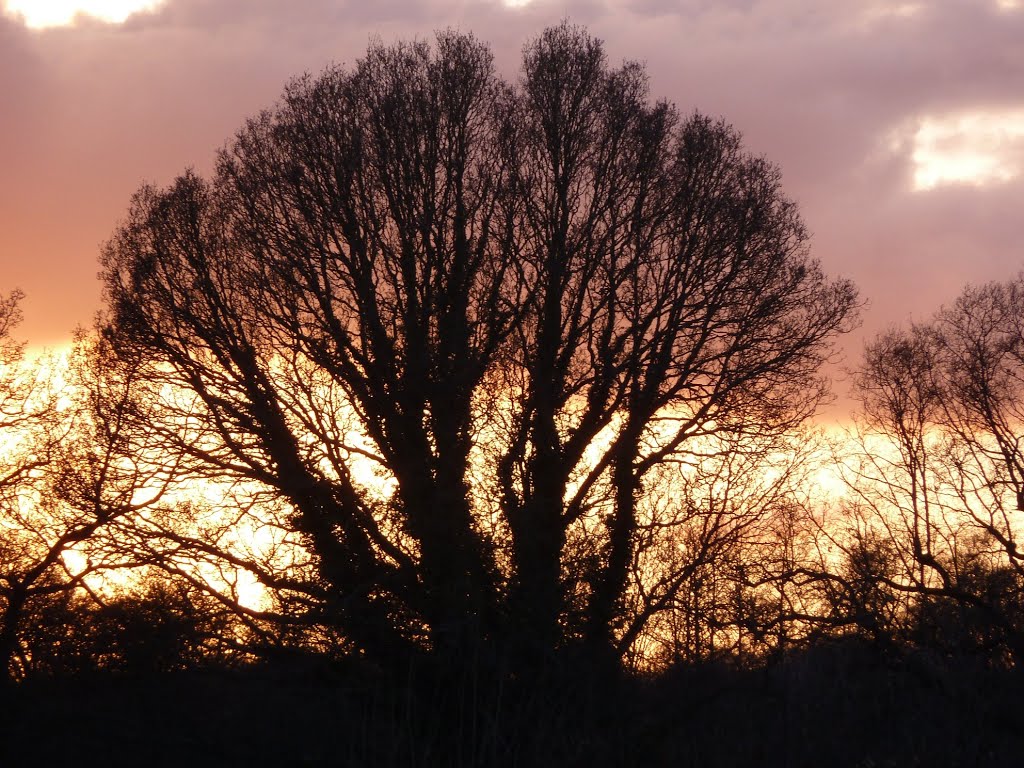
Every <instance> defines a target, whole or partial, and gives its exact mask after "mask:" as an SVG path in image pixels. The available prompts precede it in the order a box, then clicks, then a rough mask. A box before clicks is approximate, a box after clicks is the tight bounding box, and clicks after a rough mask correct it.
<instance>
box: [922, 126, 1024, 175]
mask: <svg viewBox="0 0 1024 768" xmlns="http://www.w3.org/2000/svg"><path fill="white" fill-rule="evenodd" d="M910 145H911V146H910V148H911V161H912V163H913V168H914V176H913V185H914V189H915V190H918V191H923V190H928V189H933V188H935V187H938V186H942V185H945V184H970V185H974V186H984V185H987V184H993V183H1001V182H1006V181H1010V180H1012V179H1014V178H1016V177H1017V176H1019V175H1021V174H1022V173H1024V109H1018V110H1012V111H972V112H958V113H955V114H947V115H938V116H929V117H925V118H924V119H922V120H921V121H920V122H919V123H918V124H917V127H916V129H915V130H914V132H913V134H912V136H911V137H910Z"/></svg>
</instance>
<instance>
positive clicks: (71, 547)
mask: <svg viewBox="0 0 1024 768" xmlns="http://www.w3.org/2000/svg"><path fill="white" fill-rule="evenodd" d="M102 274H103V279H104V285H105V302H106V303H105V309H104V311H103V313H102V314H101V316H100V317H99V318H98V320H97V323H96V325H95V327H94V328H93V329H92V330H89V331H87V332H82V333H80V334H79V336H78V338H77V339H76V343H75V349H74V351H73V352H72V353H71V355H70V357H69V358H68V360H67V361H66V363H61V364H57V363H56V362H55V361H50V362H48V363H45V364H44V363H35V364H34V365H33V364H28V365H26V364H24V360H23V351H24V350H23V348H22V347H21V346H19V345H18V344H17V343H16V342H15V341H14V338H15V333H16V332H15V327H16V325H17V322H18V320H19V319H20V314H19V309H18V303H19V300H20V298H21V297H20V294H18V293H13V294H11V295H10V296H9V297H8V299H7V300H6V301H5V302H4V303H3V305H2V306H0V353H2V361H0V362H2V365H0V429H2V431H3V434H4V436H5V443H4V451H3V458H2V463H3V466H2V473H0V531H2V537H0V611H2V613H0V622H2V623H0V661H2V663H3V667H4V670H5V672H6V675H5V679H6V680H7V681H8V682H14V681H22V680H28V679H31V678H36V679H43V678H53V677H61V676H76V675H78V676H80V675H81V674H82V673H84V672H85V671H87V670H94V669H101V670H108V671H111V672H120V673H132V674H153V673H168V672H174V671H188V670H192V671H195V670H203V669H205V670H211V669H219V670H226V669H250V670H252V669H266V666H265V665H268V664H269V665H271V666H273V665H275V664H288V665H294V664H298V665H300V666H301V665H312V668H316V669H317V670H319V671H321V672H322V671H323V670H324V669H328V668H336V669H348V670H349V671H350V672H351V674H353V675H357V674H358V675H364V674H369V675H371V676H373V675H383V676H385V677H388V676H392V677H390V678H389V679H397V680H402V679H407V677H408V676H409V675H411V674H412V673H411V672H410V670H420V672H419V673H417V674H422V675H424V676H425V679H428V680H432V679H435V678H433V677H432V675H436V674H440V675H441V677H440V678H436V679H443V680H447V681H449V682H450V681H451V680H452V679H456V680H464V681H475V682H474V683H473V684H474V685H477V684H479V681H481V680H485V681H488V684H487V690H489V691H490V690H493V687H494V686H495V685H497V686H498V687H499V688H500V687H501V685H505V684H508V685H509V686H513V687H515V686H519V687H520V689H521V691H520V692H521V693H523V692H524V691H528V690H531V686H537V688H536V690H539V691H554V690H571V689H573V687H574V686H576V687H577V688H579V687H580V686H582V688H580V690H583V689H585V690H591V688H589V687H588V686H594V685H602V686H605V688H606V689H607V690H612V689H613V688H614V686H618V685H625V684H626V683H625V682H623V681H624V680H625V679H626V678H624V677H623V674H624V673H627V672H628V673H638V674H641V673H642V674H648V675H650V674H654V673H657V674H660V675H662V678H661V679H669V678H670V676H671V674H675V673H679V670H682V669H688V670H693V669H697V668H707V669H730V670H734V671H736V674H740V672H739V671H741V670H764V669H772V668H775V669H778V668H781V667H779V665H786V664H790V665H792V664H795V663H797V662H796V661H795V660H796V659H809V658H814V654H815V653H819V652H822V653H825V652H826V651H823V650H822V649H835V648H840V647H844V648H845V647H850V648H872V649H874V650H875V651H877V652H878V653H879V654H880V656H879V657H878V658H894V657H901V655H905V654H908V653H918V652H925V653H928V654H938V655H939V656H941V657H942V658H954V657H955V658H958V659H967V658H970V659H973V660H974V661H973V662H972V663H978V664H981V665H982V668H986V667H991V668H999V669H1010V668H1012V667H1015V666H1016V665H1017V664H1018V662H1019V655H1020V654H1021V653H1024V645H1022V634H1021V632H1022V629H1024V627H1022V623H1021V622H1022V615H1024V614H1022V611H1021V604H1020V601H1021V586H1022V580H1021V577H1022V562H1021V558H1022V555H1021V553H1020V552H1019V551H1018V548H1017V544H1016V541H1017V539H1016V528H1017V523H1016V520H1015V518H1016V517H1017V516H1019V513H1020V510H1021V509H1022V508H1024V456H1022V454H1021V445H1020V436H1021V434H1022V421H1021V418H1020V417H1021V413H1020V408H1021V407H1022V406H1021V403H1022V402H1024V401H1022V399H1021V394H1022V393H1021V390H1020V387H1021V382H1022V373H1024V358H1022V354H1024V325H1022V323H1024V279H1022V278H1017V279H1015V280H1012V281H1010V282H1007V283H1002V284H992V285H988V286H982V287H977V288H971V289H968V290H966V291H965V292H964V294H963V295H962V296H961V297H960V298H959V299H958V300H957V302H956V303H955V304H953V305H952V306H951V307H950V308H947V309H943V310H940V311H939V312H938V313H937V314H936V315H935V317H934V318H933V319H932V320H931V321H929V322H927V323H923V324H920V325H915V326H913V327H910V328H907V329H899V330H892V331H890V332H888V333H886V334H883V335H882V336H880V337H878V338H877V339H876V340H875V341H873V342H872V343H871V344H870V345H869V346H868V348H867V351H866V354H865V358H864V360H863V362H862V363H861V364H860V366H859V369H858V373H857V379H856V385H857V392H858V395H859V397H860V401H861V404H862V409H861V411H860V415H859V416H858V421H857V423H856V425H855V426H854V427H853V428H851V431H850V432H849V433H848V434H847V435H846V436H845V437H844V438H843V439H842V440H839V441H833V442H832V443H829V441H827V440H825V439H824V438H823V437H822V435H821V434H818V433H816V432H815V430H814V428H813V425H812V424H813V423H812V417H813V416H814V414H815V412H816V409H817V407H818V406H819V405H820V404H821V402H822V401H823V400H824V399H826V398H827V397H828V386H827V384H828V383H827V381H826V380H825V379H824V378H822V376H821V369H822V366H823V365H824V363H825V362H826V361H827V360H829V358H830V357H831V355H832V352H833V344H834V342H835V340H836V338H837V337H838V335H840V334H842V333H844V332H846V331H848V330H850V329H851V328H852V327H853V325H854V324H855V322H856V315H857V310H858V298H857V294H856V291H855V289H854V287H853V286H852V285H851V284H850V283H849V282H847V281H843V280H833V279H830V278H828V277H827V276H826V275H825V274H824V273H823V272H822V270H821V268H820V265H819V264H818V262H817V261H815V260H814V259H813V258H812V257H811V256H810V254H809V250H808V244H807V233H806V230H805V227H804V225H803V223H802V221H801V219H800V216H799V212H798V210H797V208H796V206H795V204H794V203H792V202H791V201H790V200H788V199H787V198H786V197H785V195H784V194H783V192H782V190H781V182H780V173H779V171H778V169H776V168H775V167H774V166H773V165H771V164H770V163H768V162H767V161H765V160H764V159H763V158H759V157H755V156H752V155H750V154H749V153H747V152H746V151H745V150H744V149H743V147H742V143H741V140H740V136H739V134H738V133H737V132H736V131H735V130H734V129H733V128H732V127H731V126H729V125H727V124H725V123H723V122H721V121H717V120H713V119H709V118H707V117H704V116H702V115H700V114H692V115H689V116H683V115H680V114H679V113H678V112H677V110H676V109H675V107H674V106H672V105H670V104H667V103H665V102H660V101H658V102H655V101H652V100H651V99H650V98H649V95H648V92H647V78H646V75H645V73H644V71H643V68H642V67H641V66H640V65H638V64H635V63H632V62H626V63H624V64H623V65H622V66H620V67H612V66H610V65H609V64H608V62H607V60H606V57H605V54H604V51H603V47H602V45H601V43H600V41H598V40H595V39H593V38H592V37H590V36H589V35H588V34H587V33H586V32H585V31H583V30H581V29H578V28H575V27H572V26H570V25H567V24H563V25H561V26H558V27H554V28H550V29H547V30H545V31H544V32H543V33H542V34H541V35H540V36H539V37H537V38H536V39H534V40H532V41H530V42H529V43H528V44H527V45H526V46H525V48H524V53H523V64H522V72H521V77H520V79H519V80H518V81H516V82H514V83H510V82H507V81H505V80H503V79H502V78H500V77H499V76H498V75H497V73H496V72H495V69H494V66H493V62H492V56H491V52H490V50H489V49H488V47H487V46H486V45H485V44H483V43H481V42H479V41H477V40H476V39H474V38H473V37H472V36H471V35H465V34H461V33H454V32H445V33H441V34H439V35H438V36H437V38H436V40H435V42H434V43H433V44H432V45H431V44H428V43H425V42H418V43H409V44H404V43H400V44H397V45H394V46H383V45H380V44H375V45H373V46H371V47H370V49H369V50H368V52H367V54H366V56H365V58H363V59H361V60H359V61H358V62H357V63H356V64H355V65H354V66H353V67H352V68H350V69H346V68H334V69H330V70H327V71H326V72H324V73H322V74H321V75H318V76H316V77H312V76H306V77H303V78H300V79H298V80H296V81H294V82H292V83H291V84H290V85H289V86H288V87H287V89H286V90H285V93H284V96H283V97H282V99H281V101H280V102H279V103H278V104H277V105H276V106H275V107H273V108H272V109H270V110H268V111H266V112H264V113H262V114H260V115H259V116H257V117H255V118H253V119H251V120H249V121H248V122H247V123H246V124H245V126H244V127H243V128H242V129H241V130H240V131H239V132H238V134H237V135H236V136H235V137H234V139H233V140H232V141H231V142H229V143H228V144H227V146H226V147H225V148H224V149H223V150H222V151H221V152H220V153H219V155H218V159H217V163H216V169H215V171H214V173H213V175H212V177H211V178H209V179H203V178H200V177H199V176H197V175H196V174H194V173H192V172H188V173H186V174H184V175H183V176H181V177H180V178H178V179H177V180H175V181H174V182H173V183H172V184H171V185H170V186H169V187H167V188H162V189H161V188H155V187H148V186H147V187H144V188H143V189H141V190H140V191H139V192H138V193H137V194H136V196H135V197H134V199H133V201H132V204H131V207H130V210H129V213H128V215H127V217H126V219H125V221H124V223H123V224H122V225H121V226H120V227H119V228H118V229H117V230H116V232H115V233H114V235H113V236H112V238H111V239H110V241H109V242H108V243H107V245H106V246H105V247H104V250H103V255H102ZM826 471H827V472H831V473H832V475H833V476H835V477H838V478H840V479H841V482H842V487H843V491H842V493H836V492H834V489H833V490H830V491H829V492H828V493H824V492H822V490H821V489H820V488H819V487H818V485H819V483H818V480H817V479H818V478H820V477H822V474H821V473H822V472H826ZM857 653H859V651H857ZM808 654H810V655H808ZM851 658H853V657H851ZM800 663H805V662H800ZM324 665H326V666H324ZM289 668H291V667H289ZM353 670H359V671H358V673H357V672H355V671H353ZM424 670H427V671H424ZM430 670H432V671H430ZM439 670H442V671H443V672H439ZM672 670H675V671H676V672H675V673H672V672H671V671H672ZM403 676H406V677H403ZM453 676H454V677H453ZM566 676H568V677H566ZM627 677H628V676H627ZM636 679H637V680H638V679H639V678H636ZM545 681H547V682H545ZM552 681H557V684H555V683H554V682H552ZM567 681H571V682H568V683H567ZM582 681H590V682H588V683H587V684H586V685H584V684H583V682H582ZM594 681H597V682H594ZM615 681H617V682H615ZM430 685H432V684H429V685H427V690H436V689H431V688H430ZM546 686H549V687H546ZM474 690H475V689H474ZM489 695H490V694H488V696H489ZM523 695H526V694H525V693H523ZM555 698H558V697H557V696H556V697H555ZM427 699H429V696H428V697H427ZM520 700H522V699H520ZM458 701H459V702H461V703H460V706H462V707H463V708H464V709H465V708H467V707H468V708H469V709H473V706H471V705H470V704H468V703H467V702H466V700H464V699H461V698H458ZM483 701H487V702H490V704H494V705H495V706H497V703H496V702H494V701H491V700H490V699H488V698H487V697H486V696H484V697H483V698H482V699H480V700H477V701H476V705H474V706H477V708H479V706H478V705H480V704H481V702H483ZM580 706H583V705H580ZM575 708H576V705H575V704H574V705H573V707H570V710H569V711H574V710H575ZM438 711H446V710H444V708H443V707H441V708H440V710H438ZM467 711H468V710H467ZM449 714H450V713H449ZM608 716H610V715H608V714H607V713H605V714H604V715H601V716H598V715H595V717H596V718H597V720H595V721H594V722H599V721H601V717H608ZM460 722H461V721H460ZM481 727H482V728H483V726H481ZM567 727H568V726H567ZM484 730H486V728H484ZM424 738H427V736H424ZM495 738H497V737H495ZM570 757H571V756H567V758H566V759H569V758H570ZM467 759H468V758H467ZM470 762H472V760H470Z"/></svg>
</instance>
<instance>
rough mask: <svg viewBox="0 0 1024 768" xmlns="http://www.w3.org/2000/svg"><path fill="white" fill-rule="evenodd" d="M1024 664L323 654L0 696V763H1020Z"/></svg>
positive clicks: (706, 766)
mask: <svg viewBox="0 0 1024 768" xmlns="http://www.w3.org/2000/svg"><path fill="white" fill-rule="evenodd" d="M1022 682H1024V679H1022V675H1021V673H1020V671H1019V670H1006V669H993V668H990V667H987V666H985V665H984V664H982V663H980V662H975V661H972V660H970V659H951V658H948V657H947V658H943V657H938V656H929V655H924V654H918V655H909V656H908V655H904V656H902V657H899V658H892V657H887V656H884V655H881V654H879V653H876V652H873V651H870V650H865V649H861V648H856V647H840V648H822V649H817V650H813V651H810V652H804V653H803V654H801V655H799V656H796V657H794V658H791V659H789V660H787V661H785V662H782V663H779V664H776V665H773V666H769V667H766V668H762V669H756V670H749V669H748V670H738V669H733V668H729V667H727V666H725V665H710V664H707V665H703V666H699V667H689V668H677V669H674V670H671V671H669V672H666V673H664V674H662V675H660V676H659V677H657V678H653V679H645V680H636V679H627V680H618V681H614V682H606V683H601V684H597V683H595V682H594V681H593V680H592V679H587V677H586V676H584V675H581V674H579V673H573V674H570V673H568V672H565V671H564V670H561V671H560V672H559V673H558V674H552V675H549V676H547V679H545V680H543V681H540V682H538V681H534V682H533V683H531V684H530V685H526V684H518V685H517V684H516V683H515V682H505V683H502V684H500V685H497V684H494V685H491V684H484V683H483V682H482V681H481V680H480V679H479V678H478V677H476V676H475V675H473V674H469V675H464V676H462V677H460V676H459V675H451V674H441V673H434V674H428V673H425V672H422V671H421V672H414V673H411V674H410V675H409V676H408V677H407V678H406V679H405V680H400V681H397V682H391V683H388V682H386V681H384V680H383V679H381V678H375V677H374V676H373V675H369V674H365V673H361V672H352V671H348V672H344V671H340V670H337V669H332V668H327V667H323V666H316V665H314V666H308V665H306V666H302V667H291V666H289V667H282V666H279V667H276V668H268V667H263V668H260V669H249V670H246V671H237V670H236V671H223V670H219V671H209V670H208V671H194V672H183V673H175V674H164V675H157V676H141V677H140V676H135V677H131V676H125V675H120V676H113V675H95V676H85V677H82V676H79V677H77V678H73V679H65V680H49V681H35V682H29V683H24V684H22V685H20V686H17V687H15V688H14V689H13V690H11V691H8V692H7V693H0V715H2V720H0V736H2V741H0V765H2V766H5V767H6V766H11V767H12V768H13V767H15V766H55V767H56V766H75V768H86V767H87V766H175V767H176V768H182V767H191V766H207V765H210V766H328V765H330V766H383V767H385V768H386V767H388V766H452V767H453V768H458V767H461V766H491V765H494V766H551V767H552V768H560V767H561V766H595V767H597V768H600V767H601V766H694V767H695V768H696V767H698V766H699V767H700V768H719V767H721V768H726V767H730V768H731V767H733V766H737V767H738V766H763V767H764V768H775V767H778V768H819V767H823V766H835V767H836V768H844V767H847V766H848V767H849V768H882V767H883V766H892V768H912V767H913V766H929V767H933V766H956V767H958V768H959V767H961V766H962V767H964V768H966V767H968V766H985V767H986V768H987V767H989V766H995V767H998V766H1007V767H1009V766H1024V695H1022V694H1024V688H1022V686H1021V683H1022Z"/></svg>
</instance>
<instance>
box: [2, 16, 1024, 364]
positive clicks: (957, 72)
mask: <svg viewBox="0 0 1024 768" xmlns="http://www.w3.org/2000/svg"><path fill="white" fill-rule="evenodd" d="M520 2H522V0H520ZM3 7H4V0H0V8H3ZM566 17H568V18H570V19H571V20H572V21H574V22H577V23H580V24H583V25H585V26H587V27H588V28H589V30H590V31H591V33H592V34H595V35H596V36H598V37H601V38H603V39H604V40H605V44H606V48H607V51H608V53H609V58H610V59H611V61H613V62H618V61H621V60H622V59H624V58H629V59H638V60H640V61H643V62H646V64H647V69H648V73H649V75H650V78H651V86H652V92H653V94H654V95H655V96H658V97H666V98H669V99H671V100H672V101H674V102H675V103H676V104H677V105H678V106H679V107H680V109H681V110H682V111H684V112H686V111H690V110H692V109H697V110H700V111H702V112H706V113H710V114H714V115H722V116H724V117H726V118H727V119H728V120H729V121H730V122H732V123H733V124H734V125H735V126H736V127H738V128H739V129H740V130H741V131H742V132H743V133H744V135H745V137H746V142H747V146H748V148H749V149H751V150H752V151H754V152H756V153H759V154H764V155H765V156H767V157H768V158H769V159H771V160H772V161H774V162H775V163H777V164H778V165H780V166H781V168H782V171H783V178H784V185H785V188H786V190H787V192H788V194H789V195H790V196H791V197H792V198H794V199H795V200H797V201H798V202H799V204H800V206H801V209H802V211H803V213H804V217H805V219H806V221H807V224H808V226H809V227H810V229H811V231H812V232H813V234H814V240H813V248H814V253H815V255H816V256H817V257H818V258H819V259H820V260H821V261H822V263H823V264H824V265H825V268H826V270H827V271H828V272H830V273H832V274H835V275H843V276H846V277H850V278H852V279H853V280H855V281H856V282H857V284H858V285H859V286H860V289H861V292H862V294H863V296H864V298H865V299H867V300H868V301H869V306H868V307H867V308H866V309H865V311H864V327H863V328H862V330H861V331H860V332H858V334H857V335H856V337H854V338H851V339H850V340H849V341H848V342H847V343H846V344H845V345H844V346H845V347H846V348H847V349H848V350H849V354H848V362H850V363H852V362H855V360H856V355H857V352H858V350H859V348H860V345H861V343H862V340H863V339H864V338H865V337H866V336H868V335H870V334H873V333H874V332H876V331H878V330H880V329H882V328H884V327H886V326H887V325H889V324H892V323H901V322H904V321H906V320H908V319H910V318H916V319H924V318H925V317H927V316H928V315H929V314H930V313H931V312H932V311H933V310H935V309H937V308H938V307H939V306H940V305H941V304H943V303H945V302H949V301H951V300H952V299H953V298H954V297H955V296H956V294H957V293H959V291H960V290H961V288H962V287H963V285H965V284H966V283H968V282H974V283H977V282H984V281H987V280H994V279H1007V278H1010V277H1012V276H1014V275H1016V274H1017V273H1018V271H1020V270H1021V268H1022V266H1024V259H1022V257H1024V246H1022V243H1024V237H1022V227H1024V2H1022V3H1017V4H1016V5H1014V4H1012V3H1011V2H1010V0H931V1H929V2H921V3H914V2H909V3H898V2H884V1H873V0H846V2H842V3H839V2H835V3H833V2H821V0H765V1H764V2H758V1H757V0H599V1H598V0H534V1H533V2H528V3H527V4H526V5H525V6H523V7H516V8H513V7H507V6H506V5H505V4H503V3H502V2H501V0H383V1H381V2H375V3H367V2H363V1H362V0H302V1H301V2H299V1H297V0H166V2H165V3H164V4H163V6H161V7H160V8H158V9H157V10H156V11H154V12H148V13H140V14H136V15H134V16H132V17H130V18H129V19H128V20H127V21H126V22H125V23H124V24H105V23H102V22H98V21H95V20H83V21H80V22H79V23H78V24H77V25H74V26H68V27H59V28H50V29H29V28H27V27H26V26H25V24H24V23H23V21H22V20H21V19H19V18H16V17H14V16H13V15H10V14H7V15H5V14H4V13H3V12H2V11H0V269H2V272H0V290H2V291H4V292H6V291H7V290H9V289H11V288H14V287H20V288H22V289H23V290H25V291H26V292H27V294H28V299H27V301H26V303H25V312H26V319H25V323H24V324H23V326H22V328H21V335H22V337H23V338H27V339H28V340H29V341H30V342H31V343H32V344H36V345H57V344H61V343H63V342H64V341H66V340H67V339H68V337H69V336H70V333H71V331H72V330H73V328H74V327H75V326H76V325H79V324H88V323H89V322H90V321H91V319H92V316H93V313H94V312H95V311H96V310H97V309H98V308H99V306H100V286H99V284H98V282H97V280H96V272H97V269H98V266H97V256H98V253H99V247H100V244H101V243H102V242H103V241H104V240H105V239H106V238H107V237H108V236H109V235H110V233H111V232H112V231H113V228H114V227H115V225H116V224H117V222H118V220H119V219H120V218H121V216H122V215H123V214H124V212H125V211H126V210H127V204H128V200H129V197H130V196H131V194H132V192H133V191H134V190H135V189H136V188H137V187H138V186H139V185H140V184H141V183H143V182H155V183H157V184H165V183H168V182H170V181H171V180H172V179H173V177H174V176H175V175H176V174H177V173H180V172H181V171H182V170H184V169H185V168H187V167H194V168H196V169H198V170H200V171H206V170H207V169H208V168H209V167H210V166H211V163H212V159H213V156H214V153H215V151H216V149H217V148H218V147H220V146H221V145H222V144H223V143H224V142H225V141H226V140H227V139H228V138H229V137H230V136H231V135H232V134H233V132H234V131H235V130H236V129H237V128H239V127H240V126H241V124H242V122H243V121H244V119H245V118H246V117H247V116H250V115H253V114H254V113H255V112H257V111H258V110H259V109H261V108H263V107H267V106H270V105H271V104H273V102H274V101H275V99H276V98H277V96H278V94H279V93H280V92H281V90H282V87H283V86H284V84H285V82H286V81H287V80H288V79H289V78H290V77H292V76H295V75H298V74H301V73H302V72H303V71H311V72H316V71H319V70H320V69H322V68H323V67H324V66H325V65H327V64H328V63H330V62H332V61H334V62H352V61H353V60H354V59H355V58H357V57H359V56H360V55H361V54H362V52H363V51H364V50H365V48H366V45H367V42H368V40H369V39H370V37H371V36H377V37H379V38H381V39H382V40H384V41H385V42H387V41H391V40H394V39H398V38H410V37H415V36H418V37H421V38H422V37H430V36H431V34H432V32H433V30H436V29H439V28H444V27H457V28H459V29H463V30H471V31H473V32H474V33H475V34H476V35H477V36H478V37H480V38H482V39H484V40H487V41H489V42H490V43H491V44H492V46H493V48H494V51H495V54H496V56H497V59H498V63H499V66H500V68H501V69H502V70H503V71H504V72H505V73H507V74H508V75H509V76H515V72H516V68H517V64H518V57H519V52H520V50H521V47H522V45H523V43H524V42H525V41H526V40H528V39H529V38H530V37H531V36H533V35H535V34H536V33H538V32H539V31H540V30H541V29H543V27H545V26H546V25H549V24H553V23H557V22H558V21H559V20H561V19H563V18H566Z"/></svg>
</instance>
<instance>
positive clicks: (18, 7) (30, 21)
mask: <svg viewBox="0 0 1024 768" xmlns="http://www.w3.org/2000/svg"><path fill="white" fill-rule="evenodd" d="M162 2H163V0H0V5H2V6H3V10H4V12H5V13H7V15H9V16H16V17H20V18H22V19H23V20H24V22H25V24H26V25H28V26H29V27H32V28H34V29H42V28H44V27H62V26H67V25H69V24H73V23H74V22H75V18H76V17H77V16H79V15H82V14H84V15H86V16H91V17H93V18H96V19H100V20H102V21H108V22H112V23H115V24H120V23H121V22H123V21H124V20H125V19H127V18H128V17H129V16H131V15H132V14H133V13H138V12H139V11H147V10H152V9H153V8H156V7H157V6H158V5H160V4H161V3H162Z"/></svg>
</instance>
